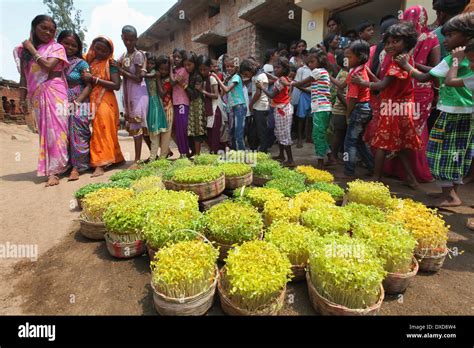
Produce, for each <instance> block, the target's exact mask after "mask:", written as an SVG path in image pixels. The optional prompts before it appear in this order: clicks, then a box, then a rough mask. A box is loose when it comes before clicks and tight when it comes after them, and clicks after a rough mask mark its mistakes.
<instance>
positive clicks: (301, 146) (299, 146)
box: [296, 139, 303, 149]
mask: <svg viewBox="0 0 474 348" xmlns="http://www.w3.org/2000/svg"><path fill="white" fill-rule="evenodd" d="M296 148H297V149H302V148H303V140H301V139H299V140H298V143H297V144H296Z"/></svg>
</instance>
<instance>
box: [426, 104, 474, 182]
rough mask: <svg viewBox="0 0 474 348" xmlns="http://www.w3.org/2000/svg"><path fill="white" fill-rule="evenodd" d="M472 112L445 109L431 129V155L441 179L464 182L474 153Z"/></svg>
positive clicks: (434, 173)
mask: <svg viewBox="0 0 474 348" xmlns="http://www.w3.org/2000/svg"><path fill="white" fill-rule="evenodd" d="M473 129H474V118H473V115H472V114H449V113H446V112H442V113H441V114H440V116H439V117H438V119H437V120H436V123H435V125H434V127H433V129H432V130H431V133H430V139H429V141H428V148H427V156H428V163H429V166H430V170H431V174H432V175H433V177H434V178H435V179H436V180H438V181H445V182H453V183H462V179H463V178H464V176H466V175H467V173H468V172H469V168H470V167H471V163H472V158H473V156H474V144H473V141H474V140H473V138H472V133H473Z"/></svg>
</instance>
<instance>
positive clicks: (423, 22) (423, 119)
mask: <svg viewBox="0 0 474 348" xmlns="http://www.w3.org/2000/svg"><path fill="white" fill-rule="evenodd" d="M403 19H404V20H405V21H410V22H412V23H414V24H415V28H416V30H417V32H418V34H419V38H418V43H417V45H416V47H415V49H414V52H413V57H414V59H415V63H418V64H422V65H427V64H428V58H429V55H430V53H431V51H432V49H433V48H435V47H437V46H439V41H438V38H437V36H436V35H435V34H432V33H431V32H430V30H429V29H428V26H427V24H428V15H427V12H426V10H425V8H424V7H422V6H413V7H410V8H409V9H407V10H406V11H405V13H404V15H403ZM414 87H415V105H416V107H417V108H419V110H416V114H415V115H414V117H413V121H414V123H415V128H416V132H417V133H418V136H419V137H420V138H421V142H422V148H421V150H419V151H410V152H409V153H408V158H409V161H410V165H411V168H412V170H413V174H414V175H415V177H416V179H417V180H418V181H419V182H431V181H433V177H432V176H431V172H430V168H429V165H428V158H427V157H426V147H427V145H428V138H429V131H428V126H427V121H428V118H429V116H430V114H431V109H432V103H433V99H434V85H433V82H432V81H429V82H425V83H423V82H418V81H416V80H415V85H414ZM384 171H385V173H387V174H388V175H391V176H396V177H398V178H400V179H401V180H405V178H406V175H405V170H404V169H403V166H402V164H401V162H400V160H399V159H398V158H395V159H393V160H390V161H387V163H386V165H385V168H384Z"/></svg>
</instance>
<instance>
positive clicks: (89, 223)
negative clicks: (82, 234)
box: [78, 216, 105, 227]
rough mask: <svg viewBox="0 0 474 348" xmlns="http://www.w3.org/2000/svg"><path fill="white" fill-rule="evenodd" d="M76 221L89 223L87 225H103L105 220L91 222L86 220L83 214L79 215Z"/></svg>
mask: <svg viewBox="0 0 474 348" xmlns="http://www.w3.org/2000/svg"><path fill="white" fill-rule="evenodd" d="M78 221H79V222H80V223H81V224H86V225H89V226H95V227H105V222H91V221H88V220H86V219H85V218H84V217H83V216H80V217H79V219H78Z"/></svg>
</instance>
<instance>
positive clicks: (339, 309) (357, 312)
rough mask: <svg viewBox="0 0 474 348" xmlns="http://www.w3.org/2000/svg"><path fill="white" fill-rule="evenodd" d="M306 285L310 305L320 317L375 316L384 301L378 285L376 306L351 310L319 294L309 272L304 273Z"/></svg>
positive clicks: (381, 289) (382, 291)
mask: <svg viewBox="0 0 474 348" xmlns="http://www.w3.org/2000/svg"><path fill="white" fill-rule="evenodd" d="M306 283H307V284H308V293H309V299H310V301H311V305H312V306H313V308H314V310H315V311H316V312H318V313H319V314H321V315H338V316H362V315H364V316H365V315H367V316H369V315H377V313H378V312H379V310H380V307H381V306H382V302H383V299H384V296H385V294H384V290H383V286H382V284H380V298H379V300H378V301H377V303H376V304H374V305H372V306H370V307H368V308H365V309H351V308H347V307H344V306H341V305H338V304H336V303H334V302H331V301H329V300H328V299H326V298H324V297H323V296H321V294H319V292H318V291H317V290H316V288H315V287H314V285H313V282H312V281H311V276H310V271H309V269H308V272H306Z"/></svg>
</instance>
